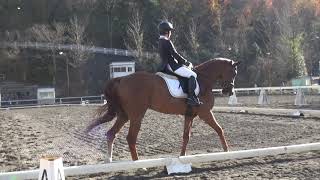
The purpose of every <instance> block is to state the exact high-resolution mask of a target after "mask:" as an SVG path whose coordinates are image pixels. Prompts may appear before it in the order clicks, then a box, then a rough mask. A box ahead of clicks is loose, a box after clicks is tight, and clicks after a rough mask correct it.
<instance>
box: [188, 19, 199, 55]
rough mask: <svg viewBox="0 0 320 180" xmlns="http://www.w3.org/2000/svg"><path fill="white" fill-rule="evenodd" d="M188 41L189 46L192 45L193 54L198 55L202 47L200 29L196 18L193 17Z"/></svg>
mask: <svg viewBox="0 0 320 180" xmlns="http://www.w3.org/2000/svg"><path fill="white" fill-rule="evenodd" d="M187 41H188V43H189V46H190V47H191V50H192V54H195V55H197V54H198V50H199V47H200V44H199V31H198V26H197V24H196V22H195V20H194V19H191V23H190V25H189V33H188V35H187Z"/></svg>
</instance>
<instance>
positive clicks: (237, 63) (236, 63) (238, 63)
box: [232, 61, 241, 67]
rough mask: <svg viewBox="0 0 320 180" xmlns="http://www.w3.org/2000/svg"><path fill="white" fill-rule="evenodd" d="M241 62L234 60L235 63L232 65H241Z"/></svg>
mask: <svg viewBox="0 0 320 180" xmlns="http://www.w3.org/2000/svg"><path fill="white" fill-rule="evenodd" d="M240 64H241V62H240V61H234V62H233V64H232V66H234V67H236V66H239V65H240Z"/></svg>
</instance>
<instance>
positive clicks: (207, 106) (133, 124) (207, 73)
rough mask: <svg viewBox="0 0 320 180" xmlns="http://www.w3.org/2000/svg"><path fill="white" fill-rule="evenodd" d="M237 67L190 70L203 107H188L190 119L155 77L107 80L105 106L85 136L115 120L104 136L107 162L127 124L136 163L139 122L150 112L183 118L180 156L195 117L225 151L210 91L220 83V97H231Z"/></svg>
mask: <svg viewBox="0 0 320 180" xmlns="http://www.w3.org/2000/svg"><path fill="white" fill-rule="evenodd" d="M238 64H239V62H234V61H232V60H229V59H225V58H216V59H213V60H209V61H207V62H204V63H202V64H200V65H198V66H196V67H195V68H194V71H195V72H196V73H197V74H198V78H197V79H198V82H199V86H200V94H199V98H200V100H201V101H202V102H203V104H201V105H200V106H198V107H192V115H191V116H190V115H185V113H186V110H187V105H186V99H183V98H174V97H172V96H171V95H170V93H169V91H168V88H167V85H166V83H165V81H164V80H163V79H162V78H161V77H160V76H158V75H155V74H152V73H147V72H137V73H134V74H131V75H128V76H124V77H119V78H114V79H111V80H110V81H108V82H107V85H106V88H105V91H104V95H105V98H106V99H107V102H108V103H107V104H105V105H103V106H102V107H101V108H100V109H99V110H98V111H99V112H100V113H99V114H100V117H98V118H96V119H94V121H93V122H92V123H91V124H90V125H89V126H88V127H87V129H86V132H89V131H90V130H91V129H93V128H94V127H95V126H97V125H99V124H102V123H105V122H108V121H111V120H113V119H114V117H117V118H116V121H115V123H114V125H113V126H112V127H111V129H110V130H109V131H108V132H107V133H106V136H107V143H108V153H107V162H111V161H112V150H113V143H114V140H115V137H116V134H117V133H118V132H119V131H120V129H121V128H122V127H123V126H124V124H125V123H126V122H128V121H130V127H129V132H128V135H127V142H128V145H129V149H130V152H131V157H132V160H138V154H137V149H136V142H137V136H138V133H139V131H140V126H141V122H142V119H143V117H144V115H145V113H146V111H147V109H148V108H150V109H153V110H155V111H158V112H161V113H166V114H180V115H185V122H184V131H183V142H182V147H181V153H180V155H181V156H185V155H186V147H187V144H188V142H189V138H190V130H191V127H192V122H193V119H194V118H195V117H196V116H199V118H200V119H202V120H203V121H205V122H206V123H207V124H208V125H209V126H210V127H212V128H213V129H214V130H215V131H216V132H217V134H218V135H219V137H220V141H221V144H222V147H223V150H224V151H228V144H227V142H226V140H225V137H224V132H223V130H222V128H221V126H220V125H219V124H218V122H217V121H216V119H215V117H214V116H213V114H212V112H211V109H212V108H213V105H214V97H213V92H212V88H213V86H214V85H215V83H216V81H221V82H222V93H223V94H226V95H229V96H230V95H232V91H233V87H234V79H235V76H236V74H237V65H238Z"/></svg>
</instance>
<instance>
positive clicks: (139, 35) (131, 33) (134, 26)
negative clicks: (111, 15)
mask: <svg viewBox="0 0 320 180" xmlns="http://www.w3.org/2000/svg"><path fill="white" fill-rule="evenodd" d="M143 35H144V32H143V27H142V17H141V16H140V13H139V12H138V11H135V12H133V14H132V18H131V19H130V21H129V25H128V27H127V36H128V38H127V40H125V45H126V47H127V48H128V49H129V50H135V51H136V52H137V57H138V59H140V58H141V57H142V50H143ZM140 60H141V59H140Z"/></svg>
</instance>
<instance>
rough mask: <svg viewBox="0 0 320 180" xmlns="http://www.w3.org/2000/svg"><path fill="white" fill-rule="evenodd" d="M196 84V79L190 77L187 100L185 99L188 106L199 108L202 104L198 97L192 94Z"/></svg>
mask: <svg viewBox="0 0 320 180" xmlns="http://www.w3.org/2000/svg"><path fill="white" fill-rule="evenodd" d="M196 86H197V82H196V78H195V77H193V76H191V77H190V78H189V80H188V98H187V104H188V105H190V106H199V105H200V104H202V103H201V102H200V101H199V99H198V97H197V96H196V95H195V94H194V90H195V89H196Z"/></svg>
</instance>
